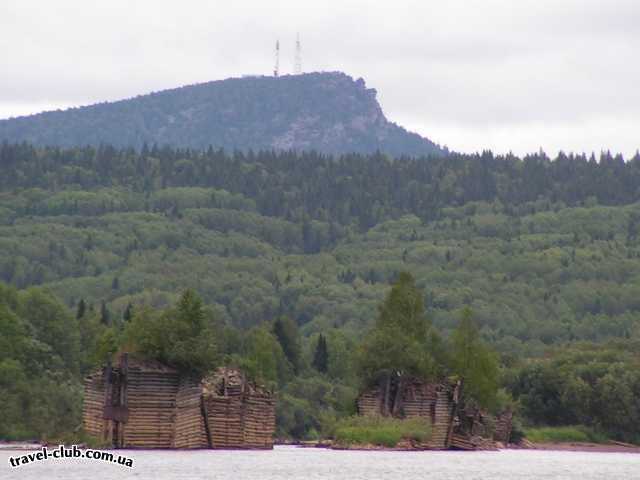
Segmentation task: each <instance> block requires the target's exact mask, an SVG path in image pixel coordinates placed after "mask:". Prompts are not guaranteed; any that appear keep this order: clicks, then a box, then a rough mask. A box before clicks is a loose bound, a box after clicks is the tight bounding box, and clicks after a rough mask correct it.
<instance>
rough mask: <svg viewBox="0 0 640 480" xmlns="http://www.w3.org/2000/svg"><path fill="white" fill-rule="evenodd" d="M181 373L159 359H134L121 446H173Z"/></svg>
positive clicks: (128, 381)
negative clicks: (157, 360)
mask: <svg viewBox="0 0 640 480" xmlns="http://www.w3.org/2000/svg"><path fill="white" fill-rule="evenodd" d="M179 382H180V375H179V374H178V372H177V371H176V370H174V369H172V368H169V367H166V366H164V365H162V364H160V363H159V362H153V361H144V362H142V361H131V362H130V363H129V369H128V372H127V379H126V389H127V408H128V410H129V419H128V422H127V423H126V424H124V436H123V442H122V445H121V446H122V447H124V448H171V446H172V444H173V437H174V420H175V417H176V412H175V410H176V397H177V394H178V385H179Z"/></svg>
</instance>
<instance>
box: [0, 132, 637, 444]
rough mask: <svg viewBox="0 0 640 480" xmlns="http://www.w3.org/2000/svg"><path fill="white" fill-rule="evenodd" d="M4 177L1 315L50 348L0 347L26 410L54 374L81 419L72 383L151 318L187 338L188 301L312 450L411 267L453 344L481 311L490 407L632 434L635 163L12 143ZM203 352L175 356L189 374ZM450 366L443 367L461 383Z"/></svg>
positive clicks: (2, 163)
mask: <svg viewBox="0 0 640 480" xmlns="http://www.w3.org/2000/svg"><path fill="white" fill-rule="evenodd" d="M0 169H1V171H2V173H3V175H2V176H1V177H0V281H2V282H4V283H6V284H8V285H12V286H13V287H12V288H8V287H7V288H4V289H3V292H4V293H3V295H2V296H1V299H0V304H1V305H2V307H1V308H0V311H1V312H2V313H1V314H0V317H1V318H2V319H3V321H4V322H5V323H6V327H3V330H4V329H5V328H6V331H12V332H15V338H21V339H23V340H20V341H21V342H23V343H19V342H18V341H17V340H16V341H10V342H9V343H8V345H9V344H10V345H13V346H15V345H27V346H29V348H31V349H35V350H33V352H36V353H37V354H36V353H33V352H32V350H29V349H27V348H26V347H25V348H22V347H20V348H17V347H16V348H13V347H12V348H6V349H5V348H2V349H0V352H2V354H0V355H2V356H1V357H0V367H1V368H0V382H4V383H2V385H5V386H11V388H5V389H3V390H2V392H3V393H2V395H5V396H7V395H14V397H12V398H14V404H15V405H19V406H21V408H27V407H28V404H27V405H26V406H25V405H24V404H23V403H21V402H19V401H17V400H15V399H20V398H24V397H22V396H21V395H27V393H25V392H28V391H29V390H28V389H32V388H48V387H46V385H47V384H45V383H38V386H37V387H36V386H35V385H36V383H37V382H36V379H38V378H40V377H39V375H42V372H43V371H46V368H48V369H55V371H56V372H58V373H57V375H59V376H60V378H61V379H64V380H61V381H60V382H63V381H68V382H70V385H73V388H71V389H61V390H60V391H59V393H58V394H59V395H60V403H59V405H65V406H66V407H65V408H68V409H69V411H74V412H76V414H77V410H74V409H75V408H77V402H79V399H78V397H76V396H73V395H71V394H70V393H69V392H76V393H77V392H79V383H78V382H79V380H78V379H79V375H80V374H81V373H82V372H86V371H87V369H88V368H90V366H91V364H95V363H96V362H99V360H100V359H101V358H104V355H105V354H106V353H108V352H109V351H111V349H113V348H116V347H117V345H122V344H123V343H119V342H126V341H130V342H131V343H136V342H137V343H141V340H140V339H139V337H136V329H135V326H136V325H138V326H139V325H156V323H155V322H156V320H154V319H159V320H157V322H169V323H171V322H174V321H176V322H178V324H177V326H176V328H177V329H180V328H182V329H186V330H185V331H189V328H190V327H188V325H187V326H185V325H184V324H181V323H179V322H180V321H181V320H180V319H181V318H183V319H184V318H189V317H181V316H180V313H179V305H180V299H181V294H182V292H183V291H184V290H185V289H191V290H193V291H194V292H197V294H198V295H199V296H200V297H201V298H202V300H203V302H204V304H203V306H202V308H203V309H205V314H204V316H203V317H200V316H198V319H199V320H198V321H199V322H205V323H200V324H199V325H201V327H198V328H200V329H201V330H202V329H203V328H205V327H202V325H205V324H206V325H207V327H206V328H207V332H208V333H207V335H212V337H213V338H216V339H217V340H216V342H217V345H218V347H217V349H216V351H215V353H216V358H215V359H212V360H211V361H212V362H214V361H223V359H224V358H227V359H231V358H233V359H235V360H234V361H235V362H236V363H240V364H242V365H244V366H245V367H246V368H247V369H248V370H250V371H253V372H254V374H255V375H257V376H262V377H264V378H267V379H268V380H269V381H271V382H273V383H275V384H277V385H278V386H279V392H280V395H279V399H280V400H279V401H280V408H279V416H278V426H279V431H280V434H281V435H283V436H285V435H286V436H292V437H296V438H312V437H314V436H316V435H318V434H321V433H325V432H328V431H330V430H331V425H332V424H333V423H334V422H335V419H336V418H338V417H340V416H341V415H348V414H349V413H351V410H350V409H352V408H353V399H354V398H355V395H356V393H357V391H358V388H359V387H360V382H361V381H363V379H366V378H367V374H362V372H361V370H359V368H360V367H358V358H356V357H355V355H356V354H357V353H356V352H361V351H362V349H366V347H367V345H366V344H364V345H363V344H361V342H362V338H363V334H364V333H365V332H374V333H375V328H376V325H383V326H384V325H385V324H384V322H382V323H380V322H379V321H378V322H377V320H376V319H377V318H378V317H379V314H380V311H381V310H379V306H380V305H382V304H383V302H384V301H385V298H387V295H388V294H389V291H390V288H391V285H392V284H394V282H397V281H399V280H401V272H410V273H411V275H412V276H413V278H415V288H416V290H412V292H413V293H412V295H419V296H420V299H421V301H422V304H423V305H424V315H425V318H426V319H428V322H429V325H432V326H433V328H434V329H435V330H437V332H438V334H439V335H440V336H441V338H442V339H443V341H444V342H449V341H451V342H453V344H455V338H456V336H455V334H454V331H455V329H456V327H458V325H459V324H460V319H461V318H469V317H472V319H473V322H474V324H475V327H474V328H477V332H478V335H479V336H480V338H481V339H482V341H483V342H484V343H485V344H486V345H488V346H490V347H491V349H493V350H494V351H495V352H497V355H498V356H497V361H498V362H499V365H500V375H499V379H498V381H499V384H500V386H501V387H502V388H503V390H500V391H498V392H496V391H494V392H493V394H492V395H490V396H492V397H495V398H494V399H493V400H492V401H491V402H488V403H492V402H493V403H501V404H503V405H504V404H505V403H513V405H515V406H517V408H518V409H519V411H520V412H521V414H522V417H523V419H524V420H525V421H527V422H531V423H532V424H550V425H571V424H577V423H580V424H585V425H589V426H590V427H593V428H597V429H601V430H603V431H605V432H607V434H609V435H613V436H615V437H616V438H620V439H626V440H632V439H637V436H638V432H637V427H636V426H637V425H638V424H639V421H640V417H639V415H640V409H638V408H637V401H636V400H635V399H637V398H638V397H639V396H640V379H639V378H638V373H637V372H638V371H640V370H639V369H638V368H637V367H638V356H637V352H638V348H639V342H640V281H639V280H640V278H638V277H639V275H640V238H639V234H640V205H639V204H638V201H639V200H640V190H639V189H638V185H640V157H639V156H636V157H635V158H633V159H629V160H628V161H626V162H625V161H624V160H623V159H622V157H620V156H612V155H609V154H606V153H605V154H603V155H602V156H601V157H600V158H598V159H595V158H589V157H585V156H566V155H560V156H559V157H558V158H556V159H553V160H551V159H549V158H547V157H546V156H545V155H544V154H542V153H540V154H536V155H531V156H528V157H526V158H523V159H519V158H516V157H513V156H507V157H497V156H494V155H492V154H491V153H490V152H485V153H483V154H481V155H457V154H450V155H449V156H447V157H446V158H443V157H439V156H435V157H424V158H415V159H414V158H396V159H393V158H391V157H389V156H386V155H384V154H373V155H358V154H351V155H345V156H341V157H332V156H325V155H320V154H314V153H301V154H295V153H273V152H271V151H266V152H257V153H249V152H247V153H242V152H237V153H235V154H228V153H225V152H224V151H221V150H213V149H209V150H204V151H200V150H179V149H169V148H144V149H142V150H140V151H135V150H133V149H117V148H114V147H109V146H102V147H99V148H93V147H86V148H71V149H58V148H38V147H34V146H31V145H28V144H8V143H4V144H2V145H1V146H0ZM13 288H17V289H18V290H19V291H15V290H13ZM416 292H418V293H416ZM56 298H57V299H56ZM196 303H197V302H196ZM173 305H177V307H171V306H173ZM167 307H170V308H168V309H167ZM176 308H178V310H176ZM199 308H200V307H199ZM38 309H40V310H38ZM43 309H44V310H43ZM49 309H52V311H53V312H57V313H55V315H54V314H53V313H52V314H49V313H46V314H39V313H38V312H45V311H46V312H49ZM176 312H178V313H176ZM463 312H472V313H466V314H465V315H466V317H465V316H464V315H463ZM43 319H46V320H43ZM176 319H177V320H176ZM203 319H206V321H205V320H203ZM43 321H46V322H50V321H51V322H54V323H55V328H49V327H48V326H46V325H40V323H39V322H43ZM144 322H148V323H147V324H145V323H144ZM149 322H150V323H149ZM3 325H4V324H3ZM128 325H132V326H129V327H128ZM181 325H182V326H181ZM392 327H393V328H397V325H392ZM209 328H210V329H211V331H210V330H209ZM151 330H153V329H151ZM139 331H140V330H138V332H139ZM142 331H150V329H149V328H146V327H145V328H142ZM56 332H59V333H56ZM62 332H66V333H68V332H71V333H73V334H74V335H75V332H78V336H79V337H78V338H77V339H75V340H73V335H71V337H69V338H68V339H67V340H65V341H72V343H73V345H72V346H71V347H72V348H71V347H70V346H69V345H66V346H65V345H58V342H60V341H61V340H60V339H58V338H57V336H58V335H63V333H62ZM212 332H213V333H212ZM216 332H217V333H216ZM125 333H126V334H125ZM372 335H373V337H367V338H369V339H371V340H370V341H371V342H373V343H371V344H370V345H374V346H375V334H372ZM160 337H161V336H159V337H158V341H161V340H162V338H160ZM136 338H138V340H137V341H136ZM127 339H129V340H127ZM411 341H414V340H411ZM415 341H416V342H418V343H419V342H423V343H424V341H426V340H424V339H421V338H417V337H416V339H415ZM174 343H175V342H174ZM416 344H417V343H416ZM151 345H152V346H153V345H154V344H151ZM194 345H195V346H190V347H188V348H187V347H185V348H183V349H182V350H181V351H177V352H174V351H172V350H171V349H170V348H169V347H167V346H166V345H165V347H163V348H166V349H167V350H166V353H165V354H166V355H167V358H171V359H173V361H174V362H180V361H182V360H180V358H182V357H180V355H184V353H185V352H186V351H187V350H188V351H196V350H197V348H199V347H197V344H194ZM158 348H160V347H158ZM434 348H435V347H434ZM375 351H376V350H375V348H373V352H374V354H373V357H372V358H375ZM434 351H435V350H434ZM5 352H7V353H5ZM38 352H39V353H38ZM73 352H77V353H73ZM47 355H49V356H51V355H53V358H55V361H52V360H48V359H47V358H48V357H47ZM70 355H76V356H75V357H71V356H70ZM176 355H177V357H176ZM58 357H59V358H58ZM176 358H177V360H176ZM38 362H39V363H38ZM407 362H409V363H407V365H408V367H407V368H416V369H418V370H419V371H422V369H423V366H421V365H418V366H414V365H413V364H411V363H410V362H411V359H407ZM447 362H448V361H447V360H446V359H443V360H438V361H437V362H436V364H437V365H444V367H443V369H442V370H443V371H445V373H446V371H449V370H450V371H454V370H455V366H454V365H450V366H448V365H449V363H447ZM44 365H48V366H47V367H46V368H45V367H44ZM425 365H426V364H425ZM429 365H432V364H431V363H430V364H429ZM363 368H364V367H363ZM430 368H431V367H430ZM447 369H448V370H447ZM365 370H366V369H365ZM424 371H428V369H427V368H426V367H424ZM20 372H22V373H20ZM46 378H52V377H51V376H46ZM53 378H56V377H53ZM20 382H22V383H20ZM60 382H58V383H57V384H51V388H52V389H55V388H58V387H57V385H58V384H63V383H60ZM21 389H22V390H21ZM21 392H22V393H21ZM77 394H78V395H79V393H77ZM52 398H54V397H52ZM56 398H57V397H56ZM74 402H75V403H74ZM16 408H17V407H16ZM34 408H35V407H34ZM52 411H54V410H52ZM612 412H613V413H612ZM15 415H18V413H16V414H15ZM30 418H33V415H32V416H31V417H30ZM70 418H71V417H70ZM0 427H3V425H0ZM63 427H64V426H56V425H52V426H47V428H48V429H49V430H45V429H44V428H43V427H42V426H40V427H38V426H29V425H27V426H24V425H23V426H21V427H20V428H21V429H22V430H20V429H17V427H15V426H14V427H11V428H10V427H9V426H4V427H3V428H4V430H2V428H0V436H13V437H20V436H21V435H20V432H35V433H42V432H43V431H47V432H49V431H50V432H54V431H56V430H63V429H64V428H63Z"/></svg>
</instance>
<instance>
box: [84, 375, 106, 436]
mask: <svg viewBox="0 0 640 480" xmlns="http://www.w3.org/2000/svg"><path fill="white" fill-rule="evenodd" d="M103 409H104V380H103V376H102V372H101V371H100V372H94V373H93V374H91V375H88V376H87V377H86V378H85V379H84V408H83V409H82V426H83V428H84V431H85V432H87V434H89V435H91V436H93V437H96V438H102V435H103V433H104V428H105V422H104V419H103V418H102V417H103Z"/></svg>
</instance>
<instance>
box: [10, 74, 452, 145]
mask: <svg viewBox="0 0 640 480" xmlns="http://www.w3.org/2000/svg"><path fill="white" fill-rule="evenodd" d="M2 140H8V141H14V142H15V141H28V142H32V143H35V144H38V145H58V146H77V145H94V146H98V145H101V144H110V145H115V146H121V147H135V148H142V147H143V146H144V145H145V144H149V145H151V144H154V143H157V144H159V145H171V146H174V147H192V148H193V147H195V148H206V147H208V146H209V145H213V146H214V147H216V148H225V149H228V150H231V151H233V150H234V149H240V150H243V151H247V150H249V149H253V150H261V149H266V150H272V149H275V150H317V151H321V152H326V153H347V152H360V153H373V152H375V151H377V150H380V151H383V152H386V153H389V154H391V155H425V154H438V153H440V154H441V153H444V151H443V150H441V149H440V148H439V147H438V146H437V145H435V144H434V143H433V142H431V141H430V140H428V139H426V138H422V137H420V136H419V135H417V134H415V133H410V132H408V131H406V130H405V129H404V128H402V127H399V126H398V125H396V124H394V123H391V122H389V121H388V120H387V119H386V118H385V116H384V113H383V112H382V109H381V108H380V105H379V104H378V102H377V100H376V91H375V90H374V89H371V88H366V86H365V83H364V80H362V79H358V80H354V79H353V78H351V77H349V76H348V75H345V74H344V73H340V72H330V73H309V74H304V75H286V76H283V77H257V76H253V77H242V78H230V79H227V80H220V81H213V82H207V83H202V84H197V85H190V86H185V87H181V88H175V89H172V90H164V91H161V92H154V93H151V94H149V95H141V96H137V97H135V98H131V99H127V100H121V101H118V102H112V103H100V104H96V105H91V106H87V107H80V108H72V109H68V110H64V111H53V112H45V113H40V114H37V115H31V116H27V117H19V118H14V119H9V120H0V141H2Z"/></svg>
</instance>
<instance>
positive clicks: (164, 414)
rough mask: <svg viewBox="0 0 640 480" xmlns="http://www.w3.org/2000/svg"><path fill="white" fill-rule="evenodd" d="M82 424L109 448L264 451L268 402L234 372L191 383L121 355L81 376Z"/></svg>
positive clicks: (271, 404)
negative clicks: (83, 377) (107, 444)
mask: <svg viewBox="0 0 640 480" xmlns="http://www.w3.org/2000/svg"><path fill="white" fill-rule="evenodd" d="M82 420H83V426H84V429H85V431H86V432H87V433H88V434H89V435H92V436H94V437H96V438H99V439H102V440H105V441H106V442H107V443H109V444H110V445H112V446H113V447H114V448H181V449H192V448H239V449H240V448H242V449H271V448H273V433H274V431H275V399H274V397H273V394H272V393H271V392H270V391H268V390H266V389H264V388H261V387H260V386H258V385H256V384H254V383H252V382H249V381H247V379H246V377H245V376H244V375H243V374H242V373H241V372H240V371H239V370H235V369H230V368H219V369H218V370H217V371H216V372H214V373H213V374H212V375H209V376H207V377H205V378H204V379H199V378H192V377H189V376H186V375H184V374H181V373H180V372H178V371H177V370H175V369H173V368H170V367H168V366H166V365H163V364H161V363H159V362H155V361H150V360H142V359H138V358H135V357H134V356H132V355H129V354H127V353H123V354H120V355H119V357H118V359H117V365H116V366H111V365H107V366H105V367H104V368H103V369H102V370H99V371H96V372H93V373H92V374H90V375H89V376H87V377H86V378H85V382H84V408H83V418H82Z"/></svg>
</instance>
